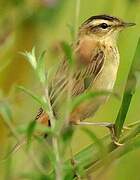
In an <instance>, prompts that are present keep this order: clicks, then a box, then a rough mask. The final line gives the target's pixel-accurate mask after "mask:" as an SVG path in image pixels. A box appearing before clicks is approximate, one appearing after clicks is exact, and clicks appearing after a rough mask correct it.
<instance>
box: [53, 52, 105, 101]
mask: <svg viewBox="0 0 140 180" xmlns="http://www.w3.org/2000/svg"><path fill="white" fill-rule="evenodd" d="M103 64H104V53H103V51H101V50H99V51H98V53H97V54H96V55H94V56H93V57H92V58H91V60H90V63H89V64H88V65H87V66H86V67H84V68H83V69H82V70H81V69H80V70H78V71H76V72H75V73H73V75H72V78H71V79H72V96H76V95H79V94H81V93H83V92H84V91H85V90H86V89H87V88H89V87H90V85H91V82H93V81H94V79H95V78H96V76H97V75H98V73H99V72H100V71H101V69H102V67H103ZM69 70H70V67H69V65H68V63H67V61H63V62H62V63H61V65H60V67H59V68H58V71H57V73H56V76H55V78H54V80H53V81H52V85H51V88H50V96H51V99H52V103H54V101H55V99H58V97H60V96H61V94H63V92H64V91H66V89H67V88H68V83H69V78H68V76H69Z"/></svg>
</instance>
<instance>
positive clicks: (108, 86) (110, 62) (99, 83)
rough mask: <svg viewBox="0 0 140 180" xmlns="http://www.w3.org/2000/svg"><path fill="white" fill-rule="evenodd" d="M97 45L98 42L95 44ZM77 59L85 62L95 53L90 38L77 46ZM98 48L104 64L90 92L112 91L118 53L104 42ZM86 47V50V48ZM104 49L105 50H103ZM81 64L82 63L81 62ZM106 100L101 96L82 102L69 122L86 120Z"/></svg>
mask: <svg viewBox="0 0 140 180" xmlns="http://www.w3.org/2000/svg"><path fill="white" fill-rule="evenodd" d="M97 43H98V42H97ZM79 46H80V48H79V52H78V53H79V57H81V59H82V57H83V58H84V61H85V59H87V62H88V61H89V58H90V57H91V54H90V53H91V52H92V53H96V50H95V47H97V44H95V42H93V41H92V40H91V39H90V38H87V39H85V41H84V39H83V41H82V44H81V45H79ZM98 46H99V48H101V49H102V50H103V52H104V54H105V59H104V64H103V67H102V68H101V70H100V72H99V73H98V75H97V76H96V77H95V79H94V80H93V83H92V88H91V89H92V90H93V91H102V90H105V91H112V90H113V87H114V84H115V81H116V76H117V71H118V66H119V53H118V49H117V46H116V45H115V46H112V43H111V44H105V42H102V43H100V44H98ZM86 47H87V48H86ZM105 47H106V48H105ZM81 62H82V61H81ZM107 99H108V96H102V97H97V98H95V99H93V100H92V101H90V102H84V103H82V104H81V105H80V106H79V107H78V108H77V109H76V110H75V111H74V112H73V113H72V115H71V117H70V121H72V122H73V121H74V122H75V121H81V120H85V119H86V118H88V117H90V116H93V115H94V113H95V112H96V111H97V110H98V108H99V107H100V106H101V105H102V104H104V103H105V102H106V100H107Z"/></svg>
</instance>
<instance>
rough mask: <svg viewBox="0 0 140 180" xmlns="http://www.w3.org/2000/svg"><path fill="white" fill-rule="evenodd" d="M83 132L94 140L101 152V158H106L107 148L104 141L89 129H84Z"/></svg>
mask: <svg viewBox="0 0 140 180" xmlns="http://www.w3.org/2000/svg"><path fill="white" fill-rule="evenodd" d="M82 130H83V131H84V132H85V133H86V134H87V135H88V136H89V137H90V138H91V139H92V140H93V142H94V143H95V144H96V146H97V148H98V149H99V152H100V153H101V156H104V155H105V153H106V152H107V151H106V147H105V146H104V144H103V143H102V140H101V139H99V138H98V137H97V136H96V134H95V133H94V132H93V131H91V130H89V129H88V128H82Z"/></svg>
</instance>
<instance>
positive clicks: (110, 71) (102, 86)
mask: <svg viewBox="0 0 140 180" xmlns="http://www.w3.org/2000/svg"><path fill="white" fill-rule="evenodd" d="M118 66H119V53H118V49H117V48H115V47H114V48H113V47H109V48H108V49H106V52H105V59H104V65H103V67H102V69H101V71H100V72H99V74H98V75H97V77H96V78H95V80H94V82H93V88H94V89H95V90H109V91H110V90H112V89H113V87H114V84H115V81H116V76H117V71H118Z"/></svg>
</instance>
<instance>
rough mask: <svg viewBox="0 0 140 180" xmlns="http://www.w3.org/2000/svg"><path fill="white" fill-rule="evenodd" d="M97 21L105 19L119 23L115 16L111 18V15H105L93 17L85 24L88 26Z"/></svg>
mask: <svg viewBox="0 0 140 180" xmlns="http://www.w3.org/2000/svg"><path fill="white" fill-rule="evenodd" d="M96 19H103V20H108V21H114V20H116V21H119V19H118V18H116V17H114V16H109V15H105V14H103V15H97V16H91V17H90V18H89V19H87V20H86V21H85V22H84V24H88V23H90V22H91V21H93V20H96Z"/></svg>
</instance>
